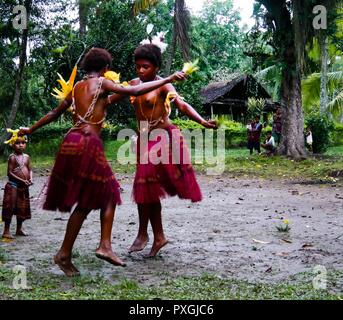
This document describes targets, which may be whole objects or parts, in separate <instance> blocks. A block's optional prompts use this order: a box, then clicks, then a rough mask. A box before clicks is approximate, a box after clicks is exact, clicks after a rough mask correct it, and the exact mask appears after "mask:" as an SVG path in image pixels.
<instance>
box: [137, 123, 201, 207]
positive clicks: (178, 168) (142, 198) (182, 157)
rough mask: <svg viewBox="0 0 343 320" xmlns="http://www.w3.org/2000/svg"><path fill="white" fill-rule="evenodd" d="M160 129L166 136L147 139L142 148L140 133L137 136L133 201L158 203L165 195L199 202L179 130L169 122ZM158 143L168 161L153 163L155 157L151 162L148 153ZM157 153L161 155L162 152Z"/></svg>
mask: <svg viewBox="0 0 343 320" xmlns="http://www.w3.org/2000/svg"><path fill="white" fill-rule="evenodd" d="M163 130H164V131H165V133H166V139H157V141H149V142H148V143H147V144H145V147H142V150H141V145H142V142H141V139H142V136H139V138H138V145H137V168H136V176H135V181H134V185H133V200H134V201H135V202H136V203H137V204H149V203H157V202H159V201H160V199H163V198H165V197H166V196H178V197H179V198H180V199H188V200H191V201H192V202H198V201H201V200H202V194H201V191H200V188H199V185H198V183H197V181H196V177H195V172H194V170H193V167H192V165H191V161H190V155H189V151H188V148H187V146H186V144H185V142H184V137H183V136H182V134H181V131H180V129H179V128H178V127H176V126H174V125H170V126H169V127H167V128H166V129H163ZM157 144H158V147H157ZM160 146H161V150H162V149H164V150H163V152H165V153H164V154H168V155H169V156H168V161H166V163H165V162H164V163H159V164H156V162H155V160H153V161H151V154H152V153H154V152H155V151H156V150H157V149H159V147H160ZM156 147H157V148H156ZM157 153H158V154H159V155H160V156H161V154H162V151H158V152H157ZM147 154H148V155H149V156H147ZM144 161H145V163H144Z"/></svg>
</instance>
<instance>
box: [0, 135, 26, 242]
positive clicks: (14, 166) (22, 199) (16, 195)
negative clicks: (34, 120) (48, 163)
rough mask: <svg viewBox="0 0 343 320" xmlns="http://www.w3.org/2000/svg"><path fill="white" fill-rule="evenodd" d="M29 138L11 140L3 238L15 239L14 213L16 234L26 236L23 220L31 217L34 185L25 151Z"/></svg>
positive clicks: (3, 207) (3, 215)
mask: <svg viewBox="0 0 343 320" xmlns="http://www.w3.org/2000/svg"><path fill="white" fill-rule="evenodd" d="M26 143H27V138H26V137H25V136H21V137H17V138H16V139H15V140H14V141H13V140H12V141H11V144H10V145H11V147H12V149H13V153H12V154H11V155H10V156H9V158H8V167H7V176H8V179H9V181H8V182H7V184H6V186H5V192H4V200H3V206H2V220H3V221H4V222H5V228H4V232H3V234H2V238H5V239H13V236H12V235H11V233H10V225H11V221H12V217H13V215H16V216H17V231H16V236H26V234H25V233H24V231H23V230H22V225H23V222H24V221H25V220H27V219H31V209H30V196H29V186H31V185H32V169H31V163H30V157H29V156H28V155H27V154H25V153H24V150H25V148H26Z"/></svg>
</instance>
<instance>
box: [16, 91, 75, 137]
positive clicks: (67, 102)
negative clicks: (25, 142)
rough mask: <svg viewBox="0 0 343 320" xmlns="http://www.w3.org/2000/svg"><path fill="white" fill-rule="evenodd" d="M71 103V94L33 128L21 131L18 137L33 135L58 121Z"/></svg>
mask: <svg viewBox="0 0 343 320" xmlns="http://www.w3.org/2000/svg"><path fill="white" fill-rule="evenodd" d="M71 103H72V98H71V93H70V94H69V95H68V97H67V98H66V99H65V100H63V101H62V102H61V103H60V104H59V106H58V107H57V108H55V109H53V110H51V111H50V112H49V113H48V114H47V115H45V116H44V117H43V118H41V119H40V120H38V121H37V122H36V123H35V124H34V125H33V126H32V127H31V128H22V129H20V131H19V133H18V135H21V136H22V135H26V134H32V133H33V132H35V131H36V130H37V129H39V128H41V127H43V126H45V125H47V124H49V123H50V122H53V121H56V120H57V119H58V118H59V117H60V115H61V114H62V113H63V112H64V111H66V110H67V109H68V108H69V107H70V105H71Z"/></svg>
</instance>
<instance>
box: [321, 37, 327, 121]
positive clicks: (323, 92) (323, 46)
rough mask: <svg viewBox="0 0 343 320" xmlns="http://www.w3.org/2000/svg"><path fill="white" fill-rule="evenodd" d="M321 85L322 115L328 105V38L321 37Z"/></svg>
mask: <svg viewBox="0 0 343 320" xmlns="http://www.w3.org/2000/svg"><path fill="white" fill-rule="evenodd" d="M320 42H321V50H320V51H321V60H322V71H321V84H320V114H321V115H323V114H324V113H325V111H326V107H327V104H328V94H327V81H328V38H327V37H326V36H323V37H321V40H320Z"/></svg>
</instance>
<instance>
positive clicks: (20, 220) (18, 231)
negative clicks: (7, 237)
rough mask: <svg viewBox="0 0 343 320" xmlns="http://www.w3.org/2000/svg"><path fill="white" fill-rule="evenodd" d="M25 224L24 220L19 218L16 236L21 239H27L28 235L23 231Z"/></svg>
mask: <svg viewBox="0 0 343 320" xmlns="http://www.w3.org/2000/svg"><path fill="white" fill-rule="evenodd" d="M23 222H24V220H22V219H20V218H17V231H16V233H15V235H16V236H20V237H26V236H27V234H26V233H25V232H24V231H23V230H22V227H23Z"/></svg>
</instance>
